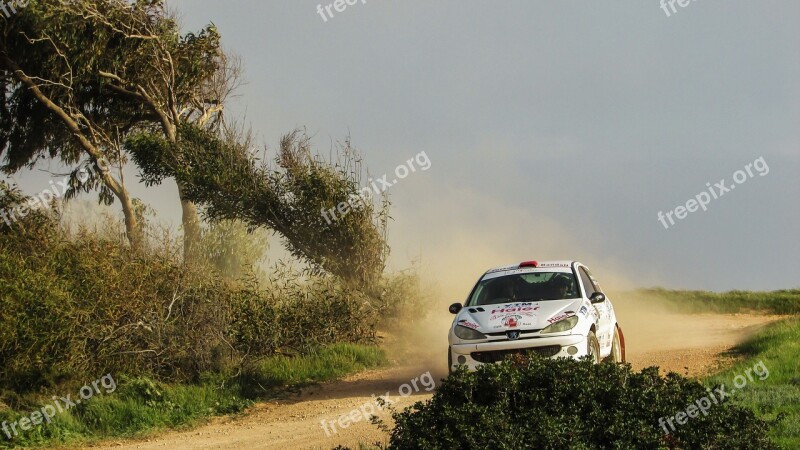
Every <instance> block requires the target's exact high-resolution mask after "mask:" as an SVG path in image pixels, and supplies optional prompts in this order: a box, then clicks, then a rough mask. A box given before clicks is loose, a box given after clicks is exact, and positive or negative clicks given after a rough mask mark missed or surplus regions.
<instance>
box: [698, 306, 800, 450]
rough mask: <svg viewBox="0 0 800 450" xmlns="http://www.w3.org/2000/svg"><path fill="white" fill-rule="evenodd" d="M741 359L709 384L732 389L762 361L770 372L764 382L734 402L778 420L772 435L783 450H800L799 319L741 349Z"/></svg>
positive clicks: (776, 325) (739, 394) (750, 387)
mask: <svg viewBox="0 0 800 450" xmlns="http://www.w3.org/2000/svg"><path fill="white" fill-rule="evenodd" d="M734 352H735V353H736V354H738V356H740V357H741V358H742V359H741V361H740V362H738V363H736V364H735V365H733V366H732V367H730V368H728V369H726V370H724V371H723V372H721V373H719V374H716V375H714V376H712V377H709V379H708V382H709V383H715V384H720V383H725V384H726V385H732V384H733V379H734V377H735V376H736V375H738V374H741V373H743V372H744V371H745V370H746V369H747V368H748V367H752V366H753V365H754V364H756V363H758V362H759V361H763V363H764V366H765V367H766V368H767V369H768V370H769V376H768V377H767V378H766V379H764V380H759V381H756V382H754V383H748V384H747V386H745V387H744V388H743V389H741V390H739V391H738V392H737V393H736V395H735V397H734V398H733V402H734V403H736V404H738V405H742V406H744V407H747V408H749V409H752V410H753V411H755V412H756V414H757V415H759V416H760V417H762V418H764V419H765V420H769V421H772V420H776V419H777V420H778V422H777V424H776V425H775V426H774V427H773V428H772V430H771V432H770V435H771V436H772V437H773V439H774V441H775V442H776V443H778V444H779V445H780V446H781V447H782V448H785V449H793V448H800V318H797V317H794V318H791V319H787V320H783V321H780V322H776V323H774V324H772V325H769V326H768V327H766V328H765V329H764V330H763V331H761V332H759V333H758V334H756V335H755V336H753V337H752V338H750V339H748V340H747V341H745V342H743V343H742V344H741V345H738V346H737V347H736V348H735V349H734Z"/></svg>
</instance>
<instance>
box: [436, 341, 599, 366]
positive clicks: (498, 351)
mask: <svg viewBox="0 0 800 450" xmlns="http://www.w3.org/2000/svg"><path fill="white" fill-rule="evenodd" d="M571 347H572V348H571ZM587 349H588V345H587V341H586V336H581V335H566V336H553V337H537V338H530V339H520V340H514V341H512V340H502V341H490V342H482V343H479V344H451V345H450V355H449V356H450V357H449V358H448V361H449V364H451V366H450V370H453V369H455V368H456V367H457V366H458V365H464V366H467V368H468V369H469V370H476V369H477V368H478V366H480V365H481V364H487V363H494V362H500V361H502V360H503V359H505V357H506V356H508V355H512V354H515V353H522V352H535V353H538V354H540V355H542V356H546V357H551V358H559V357H561V358H575V359H577V358H581V357H583V356H586V355H587ZM570 351H571V352H573V353H570Z"/></svg>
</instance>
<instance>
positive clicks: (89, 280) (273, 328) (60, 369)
mask: <svg viewBox="0 0 800 450" xmlns="http://www.w3.org/2000/svg"><path fill="white" fill-rule="evenodd" d="M24 201H25V198H24V197H23V196H22V195H21V194H19V192H18V191H16V190H14V189H11V188H9V187H8V186H6V185H0V209H5V208H9V207H12V206H13V205H17V204H20V203H21V202H24ZM143 248H145V249H147V250H141V251H132V250H131V249H130V248H129V247H128V246H127V244H126V242H125V241H124V240H123V239H122V238H120V237H119V236H116V237H115V236H114V235H112V234H98V233H94V232H88V231H86V230H82V231H78V232H75V233H67V232H66V231H65V229H64V228H62V227H61V225H60V224H59V221H58V217H57V214H49V213H45V212H42V211H35V212H31V213H29V214H28V215H27V216H26V217H24V218H20V220H18V221H16V222H14V223H13V224H11V226H8V225H6V224H5V223H4V222H2V221H0V385H3V386H7V387H9V388H11V389H12V390H14V391H16V392H20V393H25V392H33V391H37V390H39V388H40V387H42V386H53V385H56V384H59V383H61V382H62V381H64V380H69V379H79V380H83V379H93V378H95V377H96V376H97V374H98V373H108V372H111V373H114V374H115V375H116V374H127V375H130V376H142V377H150V378H153V379H155V380H159V381H195V380H197V378H198V377H199V376H200V374H201V373H203V372H207V371H212V372H220V373H228V374H231V373H237V372H238V371H239V370H238V369H240V368H242V367H243V366H247V365H248V364H251V363H255V362H257V361H258V360H260V359H262V358H264V357H268V356H272V355H275V354H290V355H296V354H303V353H307V352H308V351H310V350H312V349H314V348H318V347H322V346H325V345H328V344H333V343H337V342H349V343H372V342H373V341H374V338H375V331H374V328H375V317H376V308H375V307H373V306H372V305H371V303H370V302H369V299H368V297H367V296H366V294H364V293H361V292H359V291H357V290H355V289H352V288H348V287H346V286H344V285H343V283H341V282H338V281H337V280H336V279H335V278H333V277H330V276H323V275H319V276H310V277H301V276H299V275H297V274H296V273H294V272H290V271H283V272H278V273H275V274H273V275H271V276H270V278H269V280H268V281H267V282H266V283H263V282H262V283H259V282H256V281H250V282H246V283H245V282H239V281H236V280H229V279H226V278H225V277H222V276H219V275H218V273H217V272H215V271H214V270H213V269H212V268H210V267H208V266H199V265H185V264H183V263H182V262H181V261H180V259H179V256H178V254H179V253H178V252H175V251H174V246H173V245H172V244H171V241H169V240H166V241H165V242H164V243H163V245H158V243H157V242H156V243H148V245H145V246H144V247H143Z"/></svg>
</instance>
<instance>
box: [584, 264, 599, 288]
mask: <svg viewBox="0 0 800 450" xmlns="http://www.w3.org/2000/svg"><path fill="white" fill-rule="evenodd" d="M583 270H585V271H586V275H589V279H590V280H592V285H593V286H594V291H595V292H603V288H602V287H600V283H598V282H597V278H595V277H594V275H592V272H590V271H589V269H587V268H585V267H583Z"/></svg>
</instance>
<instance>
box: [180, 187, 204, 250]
mask: <svg viewBox="0 0 800 450" xmlns="http://www.w3.org/2000/svg"><path fill="white" fill-rule="evenodd" d="M183 192H184V187H183V185H182V184H181V183H178V197H180V199H181V211H182V213H183V217H182V221H183V261H184V262H187V263H188V262H191V261H194V260H195V258H196V257H197V256H198V251H199V247H198V246H199V244H200V221H199V220H198V218H197V206H195V204H194V203H192V202H191V201H189V200H187V199H186V198H185V196H184V194H183Z"/></svg>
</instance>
